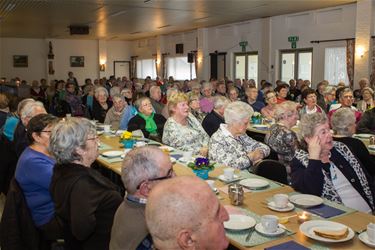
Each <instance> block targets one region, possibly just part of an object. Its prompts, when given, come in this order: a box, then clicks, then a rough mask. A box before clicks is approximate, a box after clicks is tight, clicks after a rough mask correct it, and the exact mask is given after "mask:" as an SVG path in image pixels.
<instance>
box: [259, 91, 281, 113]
mask: <svg viewBox="0 0 375 250" xmlns="http://www.w3.org/2000/svg"><path fill="white" fill-rule="evenodd" d="M264 99H265V102H266V103H267V105H266V106H265V107H264V108H262V109H261V111H260V112H261V113H262V115H263V116H264V117H265V118H267V119H268V120H273V119H274V113H275V107H276V104H277V98H276V93H275V92H274V91H273V90H269V91H267V92H266V93H265V94H264Z"/></svg>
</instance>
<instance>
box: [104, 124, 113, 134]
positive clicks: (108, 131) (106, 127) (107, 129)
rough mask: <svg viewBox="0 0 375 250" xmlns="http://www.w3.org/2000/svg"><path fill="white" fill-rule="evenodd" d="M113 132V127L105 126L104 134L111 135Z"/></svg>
mask: <svg viewBox="0 0 375 250" xmlns="http://www.w3.org/2000/svg"><path fill="white" fill-rule="evenodd" d="M110 132H111V125H104V133H110Z"/></svg>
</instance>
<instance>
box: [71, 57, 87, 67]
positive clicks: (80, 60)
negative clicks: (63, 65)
mask: <svg viewBox="0 0 375 250" xmlns="http://www.w3.org/2000/svg"><path fill="white" fill-rule="evenodd" d="M70 67H85V57H84V56H71V57H70Z"/></svg>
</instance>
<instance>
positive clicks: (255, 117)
mask: <svg viewBox="0 0 375 250" xmlns="http://www.w3.org/2000/svg"><path fill="white" fill-rule="evenodd" d="M251 122H252V123H254V124H260V123H262V114H261V113H259V112H254V113H253V115H252V116H251Z"/></svg>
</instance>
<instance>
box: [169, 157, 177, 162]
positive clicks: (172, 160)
mask: <svg viewBox="0 0 375 250" xmlns="http://www.w3.org/2000/svg"><path fill="white" fill-rule="evenodd" d="M169 159H171V162H172V163H176V161H177V160H176V158H174V157H169Z"/></svg>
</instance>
